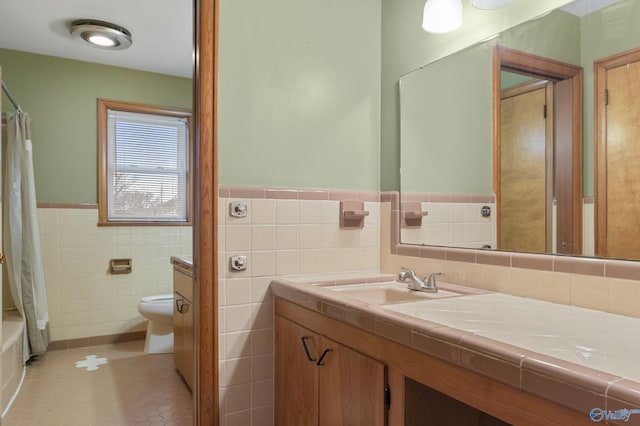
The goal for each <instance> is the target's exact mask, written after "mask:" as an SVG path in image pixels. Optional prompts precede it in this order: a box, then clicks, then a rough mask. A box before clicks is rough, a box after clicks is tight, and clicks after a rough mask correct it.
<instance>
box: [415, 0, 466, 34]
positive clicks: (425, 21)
mask: <svg viewBox="0 0 640 426" xmlns="http://www.w3.org/2000/svg"><path fill="white" fill-rule="evenodd" d="M461 25H462V0H427V2H426V3H425V4H424V14H423V15H422V29H423V30H425V31H426V32H428V33H433V34H446V33H450V32H451V31H454V30H456V29H458V28H459V27H460V26H461Z"/></svg>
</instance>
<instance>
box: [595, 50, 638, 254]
mask: <svg viewBox="0 0 640 426" xmlns="http://www.w3.org/2000/svg"><path fill="white" fill-rule="evenodd" d="M606 91H607V92H608V94H607V96H606V98H608V99H607V100H606V101H605V103H606V107H605V116H606V118H605V119H606V142H605V149H606V151H605V157H606V225H605V226H606V228H605V229H606V233H605V235H604V237H605V241H604V253H599V254H601V255H604V256H607V257H618V258H630V259H640V104H639V103H638V98H639V96H640V62H638V61H636V62H633V63H628V64H624V65H621V66H617V67H615V68H611V69H608V70H607V71H606ZM602 219H603V218H599V220H602ZM602 244H603V242H602V241H599V245H602ZM601 251H602V247H601Z"/></svg>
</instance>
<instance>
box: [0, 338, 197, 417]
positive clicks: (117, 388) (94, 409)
mask: <svg viewBox="0 0 640 426" xmlns="http://www.w3.org/2000/svg"><path fill="white" fill-rule="evenodd" d="M143 346H144V342H142V341H135V342H125V343H117V344H113V345H100V346H90V347H84V348H77V349H67V350H57V351H50V352H48V353H47V354H45V355H42V356H40V357H38V358H37V359H35V360H33V361H32V362H30V363H29V365H28V367H27V374H26V377H25V381H24V383H23V385H22V390H21V391H20V393H19V395H18V397H17V398H16V400H15V401H14V403H13V406H12V407H11V409H10V410H9V412H8V413H7V415H6V417H5V418H4V419H3V420H2V425H3V426H32V425H33V426H41V425H47V426H57V425H64V426H70V425H78V426H80V425H82V426H89V425H91V426H94V425H95V426H102V425H105V426H106V425H108V426H114V425H117V426H120V425H123V426H125V425H134V426H137V425H170V426H190V425H192V424H193V414H192V397H191V392H190V391H189V389H188V388H187V386H186V385H185V384H184V382H183V381H182V379H181V378H180V376H179V375H178V373H177V371H176V370H175V368H174V366H173V359H172V357H173V356H172V355H171V354H158V355H146V354H145V353H144V352H143ZM91 355H95V356H96V357H97V358H98V359H99V358H107V363H105V364H100V365H96V366H95V367H97V369H95V370H88V369H87V367H84V368H77V367H76V362H78V361H86V360H87V357H89V356H91ZM90 364H91V362H90ZM93 364H95V362H94V363H93Z"/></svg>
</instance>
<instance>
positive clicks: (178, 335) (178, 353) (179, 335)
mask: <svg viewBox="0 0 640 426" xmlns="http://www.w3.org/2000/svg"><path fill="white" fill-rule="evenodd" d="M181 299H182V296H181V295H180V293H177V292H174V293H173V364H174V365H175V366H176V368H177V369H178V371H180V372H182V370H183V366H184V351H183V350H182V348H183V347H184V330H183V329H182V314H180V312H179V311H178V305H179V303H180V302H179V301H180V300H181Z"/></svg>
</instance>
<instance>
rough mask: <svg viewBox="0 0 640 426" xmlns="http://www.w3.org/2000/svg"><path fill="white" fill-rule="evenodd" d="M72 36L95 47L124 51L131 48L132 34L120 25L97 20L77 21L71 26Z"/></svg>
mask: <svg viewBox="0 0 640 426" xmlns="http://www.w3.org/2000/svg"><path fill="white" fill-rule="evenodd" d="M69 32H70V33H71V36H72V37H73V38H75V39H77V40H82V41H84V42H86V43H89V44H90V45H92V46H94V47H99V48H101V49H109V50H122V49H126V48H127V47H129V46H131V43H132V42H133V40H132V38H131V33H130V32H129V30H127V29H126V28H124V27H121V26H120V25H116V24H112V23H111V22H105V21H98V20H96V19H76V20H75V21H72V22H71V23H70V24H69Z"/></svg>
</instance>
